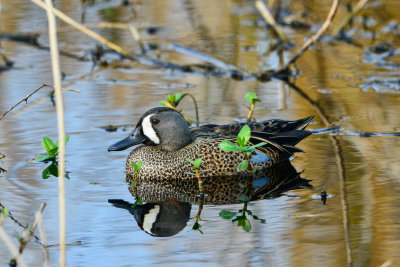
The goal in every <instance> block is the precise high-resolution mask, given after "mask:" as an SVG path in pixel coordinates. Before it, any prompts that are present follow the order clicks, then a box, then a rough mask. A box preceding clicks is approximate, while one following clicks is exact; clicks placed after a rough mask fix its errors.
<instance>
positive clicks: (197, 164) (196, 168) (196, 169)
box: [186, 158, 204, 234]
mask: <svg viewBox="0 0 400 267" xmlns="http://www.w3.org/2000/svg"><path fill="white" fill-rule="evenodd" d="M186 160H187V161H189V162H190V164H192V167H193V169H194V172H195V175H196V177H197V180H198V183H199V191H200V199H199V211H198V212H197V215H196V222H195V223H194V225H193V228H192V229H193V230H196V231H199V232H200V233H201V234H203V231H201V230H200V228H201V225H200V223H199V220H200V215H201V211H202V210H203V204H204V187H203V180H202V179H201V177H200V172H199V169H200V165H201V163H203V160H202V158H197V159H196V160H194V161H193V160H191V159H186Z"/></svg>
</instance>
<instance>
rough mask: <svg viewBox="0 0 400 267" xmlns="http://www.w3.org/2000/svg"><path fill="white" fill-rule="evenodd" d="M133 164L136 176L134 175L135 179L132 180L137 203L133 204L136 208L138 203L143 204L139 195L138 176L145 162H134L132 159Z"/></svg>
mask: <svg viewBox="0 0 400 267" xmlns="http://www.w3.org/2000/svg"><path fill="white" fill-rule="evenodd" d="M132 166H133V169H134V170H133V173H134V177H133V181H132V182H131V186H132V187H133V189H134V190H135V203H133V204H132V208H134V207H135V206H136V205H143V202H142V201H141V200H140V199H139V197H138V196H137V180H138V179H137V177H138V175H139V171H140V169H141V168H142V166H143V162H141V161H138V162H134V161H132Z"/></svg>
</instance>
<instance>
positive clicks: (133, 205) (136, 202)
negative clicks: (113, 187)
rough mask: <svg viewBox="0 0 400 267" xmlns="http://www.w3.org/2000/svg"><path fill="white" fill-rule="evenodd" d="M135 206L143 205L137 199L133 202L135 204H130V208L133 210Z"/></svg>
mask: <svg viewBox="0 0 400 267" xmlns="http://www.w3.org/2000/svg"><path fill="white" fill-rule="evenodd" d="M137 205H143V202H142V201H141V200H140V199H138V198H137V199H136V200H135V203H133V204H132V206H131V208H134V207H136V206H137Z"/></svg>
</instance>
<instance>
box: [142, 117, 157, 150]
mask: <svg viewBox="0 0 400 267" xmlns="http://www.w3.org/2000/svg"><path fill="white" fill-rule="evenodd" d="M152 115H153V114H151V115H147V116H146V117H145V118H144V119H143V121H142V129H143V133H144V135H145V136H147V138H149V139H150V140H151V141H152V142H153V143H154V144H157V145H158V144H160V138H158V136H157V134H156V131H154V129H153V125H152V124H151V122H150V117H151V116H152Z"/></svg>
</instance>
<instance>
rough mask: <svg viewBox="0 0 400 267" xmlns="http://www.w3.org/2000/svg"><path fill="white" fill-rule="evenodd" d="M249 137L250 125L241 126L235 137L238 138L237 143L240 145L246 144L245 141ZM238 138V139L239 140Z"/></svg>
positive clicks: (246, 141)
mask: <svg viewBox="0 0 400 267" xmlns="http://www.w3.org/2000/svg"><path fill="white" fill-rule="evenodd" d="M250 137H251V130H250V127H249V125H247V124H246V125H244V126H243V127H242V129H241V130H240V132H239V134H238V137H237V140H238V143H239V144H240V145H241V146H246V145H247V143H248V142H249V140H250ZM239 140H240V141H239Z"/></svg>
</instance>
